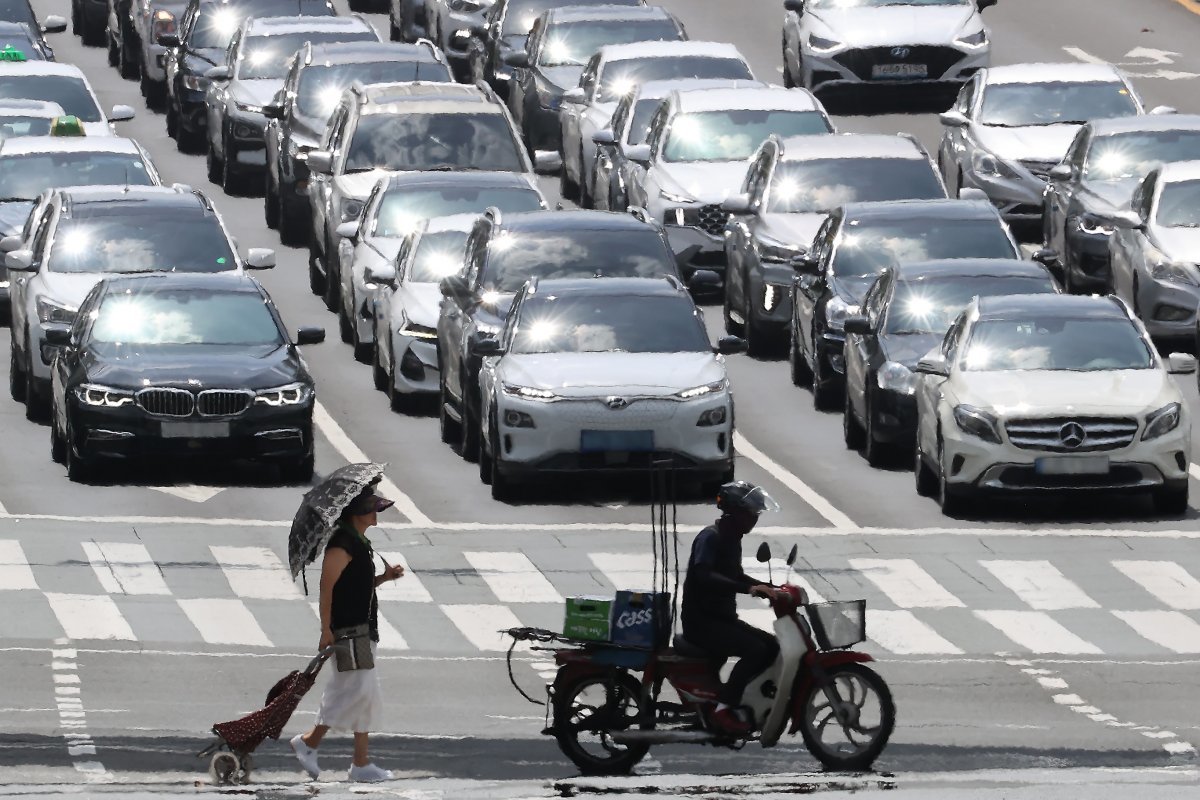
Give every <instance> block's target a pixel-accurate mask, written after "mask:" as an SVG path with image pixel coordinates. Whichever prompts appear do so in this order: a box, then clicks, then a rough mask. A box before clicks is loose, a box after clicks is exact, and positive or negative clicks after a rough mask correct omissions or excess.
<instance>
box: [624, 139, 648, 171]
mask: <svg viewBox="0 0 1200 800" xmlns="http://www.w3.org/2000/svg"><path fill="white" fill-rule="evenodd" d="M625 157H626V158H628V159H629V160H630V161H634V162H637V163H638V164H641V165H642V166H643V167H644V166H646V165H647V164H649V163H650V145H648V144H631V145H629V146H628V147H626V148H625Z"/></svg>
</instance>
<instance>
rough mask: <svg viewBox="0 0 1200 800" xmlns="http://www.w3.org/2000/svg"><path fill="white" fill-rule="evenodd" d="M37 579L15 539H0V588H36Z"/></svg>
mask: <svg viewBox="0 0 1200 800" xmlns="http://www.w3.org/2000/svg"><path fill="white" fill-rule="evenodd" d="M36 588H38V585H37V579H36V578H34V577H33V569H32V568H31V567H30V566H29V559H27V558H25V551H24V550H23V549H22V548H21V543H20V542H18V541H17V540H16V539H0V590H4V589H36Z"/></svg>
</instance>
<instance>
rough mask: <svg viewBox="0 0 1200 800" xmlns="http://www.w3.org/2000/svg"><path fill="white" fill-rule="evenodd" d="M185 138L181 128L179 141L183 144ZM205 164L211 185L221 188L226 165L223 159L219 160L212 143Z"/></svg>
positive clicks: (205, 157) (209, 145)
mask: <svg viewBox="0 0 1200 800" xmlns="http://www.w3.org/2000/svg"><path fill="white" fill-rule="evenodd" d="M183 138H184V137H183V129H182V128H180V131H179V139H178V141H179V142H180V143H182V142H183ZM204 164H205V167H206V168H207V170H208V180H209V183H215V184H216V185H217V186H220V185H221V184H222V182H223V181H224V179H225V164H224V162H222V161H221V159H219V158H217V153H216V151H215V150H213V146H212V142H209V143H208V152H207V153H206V154H205V156H204Z"/></svg>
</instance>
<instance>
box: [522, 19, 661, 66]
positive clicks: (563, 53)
mask: <svg viewBox="0 0 1200 800" xmlns="http://www.w3.org/2000/svg"><path fill="white" fill-rule="evenodd" d="M682 38H683V34H682V32H681V31H680V30H679V28H678V27H677V26H676V25H675V23H674V22H672V21H671V20H670V19H665V18H664V19H637V20H632V19H611V20H607V19H606V20H600V19H589V20H580V21H579V22H563V23H559V24H557V25H554V26H553V27H552V28H550V30H549V31H548V32H547V33H546V38H545V42H544V44H543V45H542V48H541V53H540V54H539V55H538V63H539V64H541V65H542V66H544V67H558V66H567V65H582V64H586V63H587V60H588V59H589V58H591V57H592V54H593V53H595V52H596V51H597V50H599V49H600V48H601V47H603V46H605V45H609V44H628V43H630V42H669V41H679V40H680V39H682Z"/></svg>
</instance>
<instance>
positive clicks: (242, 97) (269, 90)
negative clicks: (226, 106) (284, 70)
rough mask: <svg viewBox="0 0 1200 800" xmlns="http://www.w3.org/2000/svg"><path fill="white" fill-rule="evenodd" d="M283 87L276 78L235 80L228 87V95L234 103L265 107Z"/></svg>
mask: <svg viewBox="0 0 1200 800" xmlns="http://www.w3.org/2000/svg"><path fill="white" fill-rule="evenodd" d="M282 86H283V81H282V80H279V79H277V78H259V79H256V80H248V81H247V80H237V81H234V82H233V85H232V86H230V87H229V94H230V96H231V97H233V99H234V100H235V101H236V102H239V103H249V104H250V105H255V106H265V105H267V104H268V103H270V102H271V99H272V98H273V97H275V93H276V92H278V91H279V89H280V88H281V87H282Z"/></svg>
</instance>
